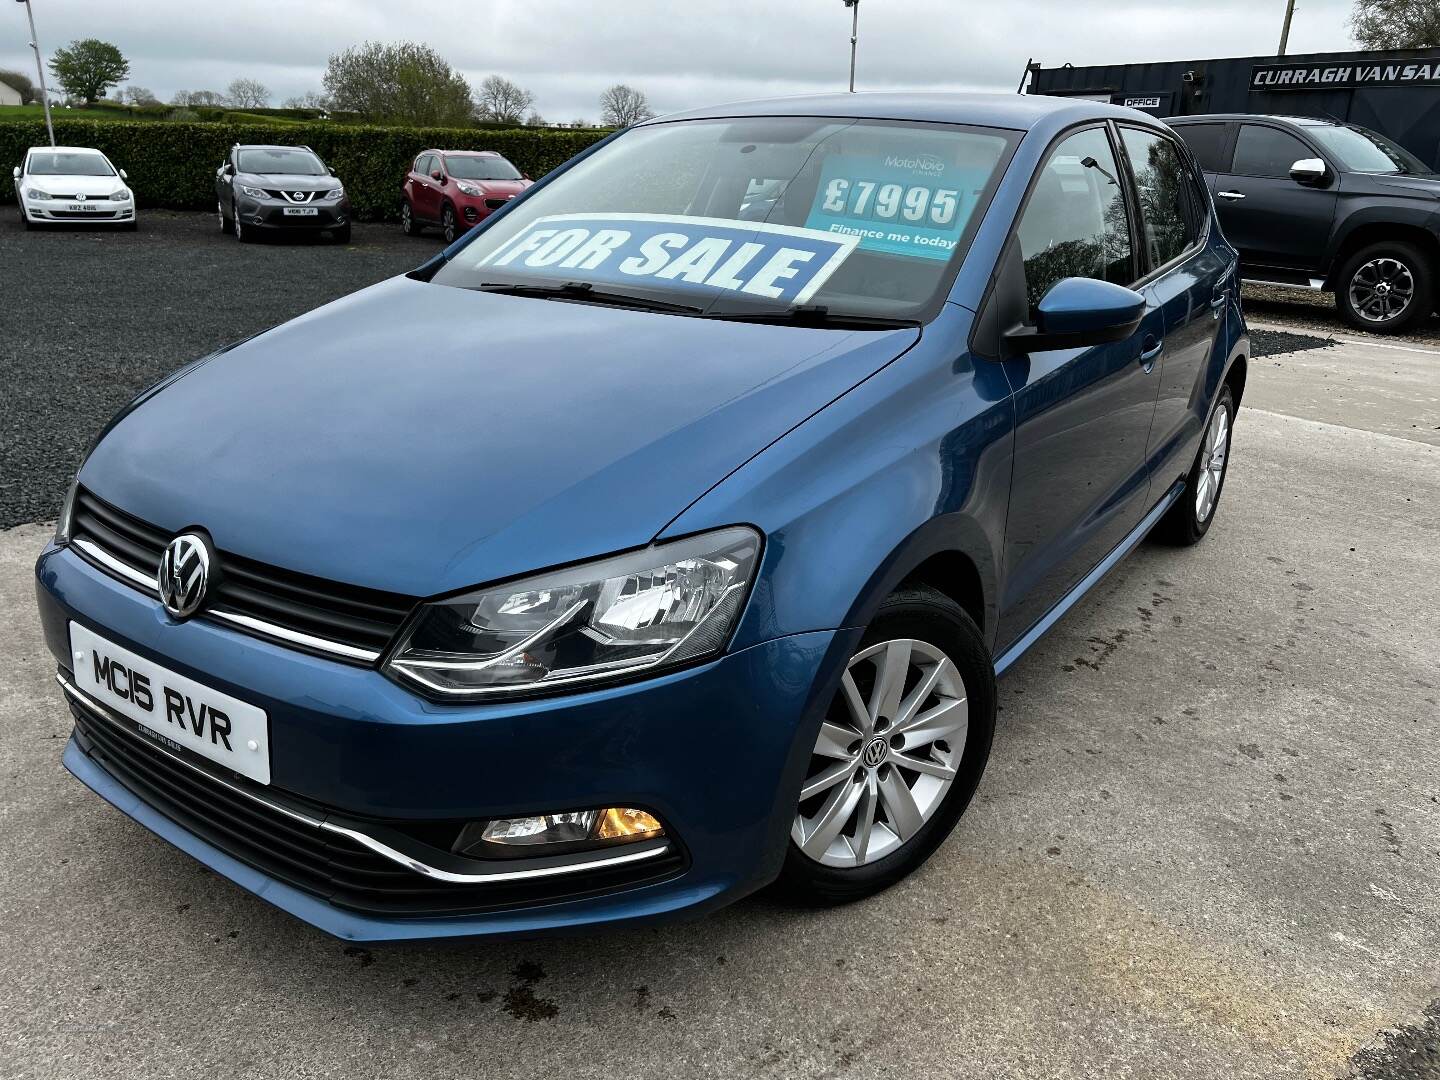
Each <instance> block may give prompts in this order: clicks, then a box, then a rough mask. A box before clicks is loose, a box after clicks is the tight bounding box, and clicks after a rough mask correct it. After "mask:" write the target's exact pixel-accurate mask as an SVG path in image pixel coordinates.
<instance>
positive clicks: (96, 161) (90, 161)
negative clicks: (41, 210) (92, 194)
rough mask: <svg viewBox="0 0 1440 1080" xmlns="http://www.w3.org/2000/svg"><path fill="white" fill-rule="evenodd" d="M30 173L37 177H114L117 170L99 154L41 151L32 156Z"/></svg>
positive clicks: (29, 167)
mask: <svg viewBox="0 0 1440 1080" xmlns="http://www.w3.org/2000/svg"><path fill="white" fill-rule="evenodd" d="M28 171H29V172H31V173H33V174H35V175H37V176H114V175H115V170H114V169H112V168H111V167H110V163H109V162H108V161H106V160H105V159H104V158H103V157H101V156H100V155H99V154H87V153H76V152H75V151H71V150H41V151H37V152H36V153H33V154H31V155H30V165H29V166H28Z"/></svg>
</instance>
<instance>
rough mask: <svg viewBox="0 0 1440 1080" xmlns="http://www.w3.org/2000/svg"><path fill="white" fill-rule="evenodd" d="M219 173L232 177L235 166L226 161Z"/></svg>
mask: <svg viewBox="0 0 1440 1080" xmlns="http://www.w3.org/2000/svg"><path fill="white" fill-rule="evenodd" d="M220 171H221V172H223V173H224V174H225V175H226V176H234V175H235V166H234V165H231V164H230V162H228V161H227V162H226V163H225V166H224V168H222V169H221V170H220Z"/></svg>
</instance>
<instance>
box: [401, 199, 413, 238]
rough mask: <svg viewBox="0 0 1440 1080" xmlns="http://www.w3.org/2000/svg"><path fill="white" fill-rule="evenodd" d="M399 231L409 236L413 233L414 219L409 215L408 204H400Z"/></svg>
mask: <svg viewBox="0 0 1440 1080" xmlns="http://www.w3.org/2000/svg"><path fill="white" fill-rule="evenodd" d="M400 231H401V232H403V233H404V234H405V235H406V236H409V235H410V234H411V233H412V232H414V231H415V219H414V218H413V217H412V216H411V214H410V204H409V203H408V202H405V203H401V204H400Z"/></svg>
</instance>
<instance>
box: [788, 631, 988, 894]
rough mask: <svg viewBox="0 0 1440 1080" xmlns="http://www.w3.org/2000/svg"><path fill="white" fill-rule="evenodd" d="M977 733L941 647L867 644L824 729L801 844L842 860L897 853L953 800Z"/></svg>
mask: <svg viewBox="0 0 1440 1080" xmlns="http://www.w3.org/2000/svg"><path fill="white" fill-rule="evenodd" d="M968 730H969V705H968V702H967V700H966V697H965V684H964V680H963V679H962V678H961V676H960V671H959V669H958V668H956V666H955V664H954V662H953V661H951V660H950V658H949V657H947V656H946V655H945V653H944V652H942V651H941V650H940V649H939V648H937V647H936V646H934V645H931V644H930V643H929V642H926V641H919V640H916V639H913V638H905V639H900V640H895V641H884V642H881V643H879V644H877V645H871V646H870V647H868V648H866V649H862V650H861V651H860V652H859V653H857V654H856V655H855V656H854V657H853V658H852V659H851V660H850V663H849V664H848V665H847V667H846V670H845V675H844V678H843V679H842V680H841V685H840V692H839V693H838V694H836V696H835V701H834V702H833V703H832V705H831V707H830V710H829V712H828V713H827V715H826V717H825V720H824V722H823V723H822V724H821V726H820V734H819V737H818V738H817V739H816V741H815V748H814V750H813V751H812V756H811V761H810V767H809V769H808V770H807V774H806V779H805V782H804V784H803V786H802V787H801V791H800V806H799V808H798V810H797V812H796V815H795V822H794V824H793V825H792V826H791V829H790V835H791V837H792V839H793V840H794V841H795V844H796V846H797V847H798V848H799V849H800V850H801V851H802V852H803V853H804V854H805V855H806V856H808V857H809V858H811V859H814V860H815V861H816V862H819V863H822V864H823V865H825V866H835V867H855V866H864V865H866V864H868V863H873V862H876V861H877V860H879V859H883V858H884V857H885V856H887V855H890V854H892V853H893V852H895V851H896V850H898V849H899V848H900V847H901V846H902V845H903V844H905V843H906V842H907V841H908V840H910V838H911V837H913V836H914V835H915V834H916V833H917V832H918V831H919V830H920V828H921V827H922V826H923V825H924V824H925V823H926V822H927V821H929V820H930V818H931V817H932V816H933V815H934V813H935V811H936V810H937V809H938V808H939V806H940V804H941V803H942V802H943V801H944V800H945V796H946V794H948V792H949V791H950V788H951V786H952V785H953V784H954V782H955V774H956V770H957V768H958V767H959V764H960V760H961V758H962V757H963V755H964V751H965V738H966V735H967V732H968Z"/></svg>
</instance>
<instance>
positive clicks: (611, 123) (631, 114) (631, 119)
mask: <svg viewBox="0 0 1440 1080" xmlns="http://www.w3.org/2000/svg"><path fill="white" fill-rule="evenodd" d="M654 115H655V110H653V109H652V108H650V102H648V101H647V100H645V95H644V94H643V93H641V92H640V91H639V90H636V89H635V88H634V87H633V86H626V85H625V84H624V83H616V84H615V85H614V86H612V87H610V89H609V90H606V91H605V92H604V93H603V94H601V95H600V122H601V123H602V124H604V125H605V126H606V127H617V128H619V127H629V126H630V125H631V124H638V123H640V121H642V120H649V119H650V118H651V117H652V116H654Z"/></svg>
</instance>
